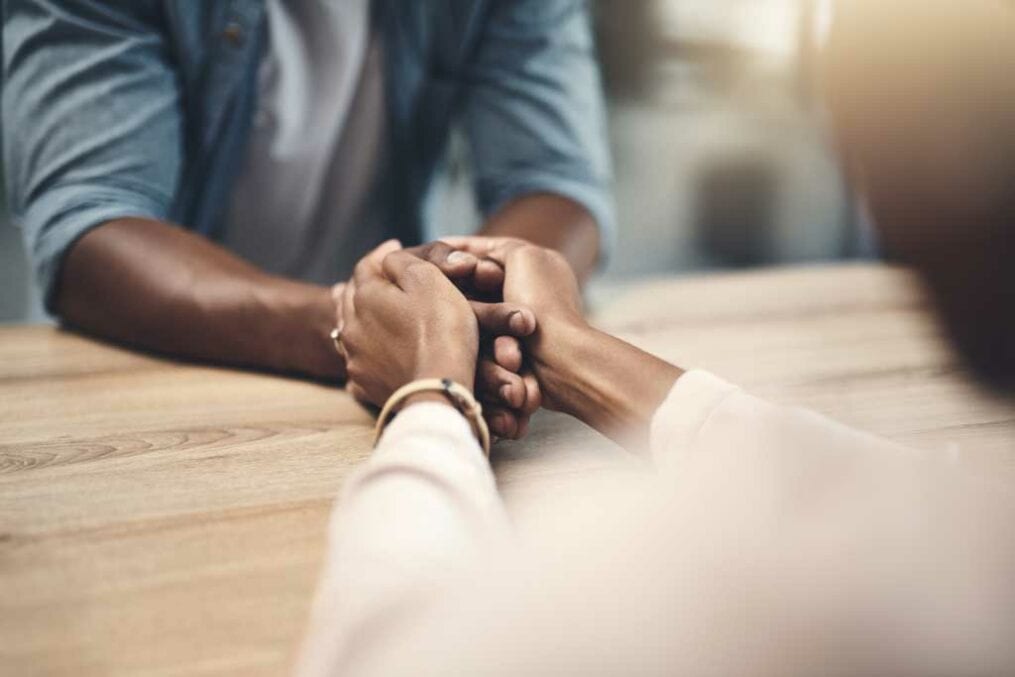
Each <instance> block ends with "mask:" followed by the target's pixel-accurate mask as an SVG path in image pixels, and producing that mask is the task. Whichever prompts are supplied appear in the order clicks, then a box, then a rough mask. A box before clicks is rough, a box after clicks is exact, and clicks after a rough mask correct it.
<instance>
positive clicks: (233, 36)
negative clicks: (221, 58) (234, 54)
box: [222, 21, 244, 47]
mask: <svg viewBox="0 0 1015 677" xmlns="http://www.w3.org/2000/svg"><path fill="white" fill-rule="evenodd" d="M222 37H223V38H225V39H226V42H228V43H229V44H230V45H232V46H233V47H240V46H241V45H243V38H244V33H243V26H241V25H240V24H239V23H238V22H236V21H230V22H229V23H227V24H226V27H225V28H224V29H222Z"/></svg>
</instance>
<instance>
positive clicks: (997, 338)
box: [824, 0, 1015, 392]
mask: <svg viewBox="0 0 1015 677" xmlns="http://www.w3.org/2000/svg"><path fill="white" fill-rule="evenodd" d="M824 66H825V69H824V76H825V78H824V79H825V84H826V93H827V96H828V103H829V107H830V110H831V112H832V115H833V118H834V122H835V124H836V129H837V131H838V134H839V140H840V142H841V144H842V150H843V153H844V155H845V158H846V163H847V166H848V170H849V172H850V175H851V177H852V179H853V181H854V185H855V186H856V187H857V189H858V190H859V191H861V192H862V193H863V195H864V199H865V201H866V203H867V205H868V207H869V210H870V213H871V216H872V217H873V219H874V222H875V224H876V227H877V229H878V231H879V234H880V236H881V238H882V243H883V245H884V247H885V250H886V252H887V254H888V255H889V256H890V257H892V258H895V259H896V260H899V261H901V262H904V263H906V264H909V265H912V266H913V267H915V268H916V269H917V270H918V271H919V272H920V273H921V275H922V276H923V278H924V279H925V280H926V283H927V286H928V288H929V290H930V291H931V294H932V296H933V298H934V300H935V301H936V303H937V305H938V308H939V310H940V311H941V316H942V318H943V320H944V323H945V326H946V327H947V329H948V332H949V334H950V336H951V337H952V338H953V340H954V342H955V344H956V345H957V347H958V349H959V350H960V352H961V353H962V354H963V356H964V357H965V358H966V360H967V362H968V364H969V365H970V366H971V367H972V368H973V370H974V371H975V373H976V374H977V375H978V376H979V377H980V378H981V379H983V380H984V381H986V382H988V383H989V384H991V385H992V386H994V387H997V388H1001V389H1004V390H1007V391H1012V392H1015V247H1013V228H1015V77H1013V76H1012V74H1013V73H1015V4H1012V3H1002V2H998V1H997V0H942V1H941V2H930V3H928V2H926V1H925V0H919V1H917V0H892V1H891V2H885V1H884V0H838V2H837V3H836V16H835V20H834V25H833V29H832V33H831V36H830V42H829V45H828V49H827V50H826V55H825V63H824Z"/></svg>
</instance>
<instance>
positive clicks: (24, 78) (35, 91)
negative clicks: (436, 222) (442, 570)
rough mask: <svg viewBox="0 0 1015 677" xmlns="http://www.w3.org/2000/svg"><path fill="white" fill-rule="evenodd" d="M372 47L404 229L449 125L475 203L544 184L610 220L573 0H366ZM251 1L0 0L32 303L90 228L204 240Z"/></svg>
mask: <svg viewBox="0 0 1015 677" xmlns="http://www.w3.org/2000/svg"><path fill="white" fill-rule="evenodd" d="M373 20H374V21H375V22H377V27H378V29H379V30H380V31H381V34H382V36H383V39H384V41H385V51H386V60H387V69H388V70H387V72H386V74H385V77H386V82H387V83H388V85H387V86H388V90H387V91H388V93H387V99H388V118H389V119H388V128H389V137H390V139H391V143H390V146H391V153H392V156H391V163H390V165H389V166H391V167H392V168H393V171H392V172H390V176H389V177H386V178H385V181H384V183H385V188H384V189H385V190H387V191H390V200H391V204H393V205H394V206H395V208H394V213H395V214H396V216H395V218H397V220H398V223H399V227H400V228H404V239H405V240H406V241H408V242H412V241H415V240H418V239H419V238H420V237H421V236H422V233H423V232H424V228H425V226H426V219H425V212H426V209H425V205H426V198H427V195H428V192H429V190H430V187H431V184H432V182H433V178H434V175H435V173H436V172H437V170H438V168H439V166H440V162H441V159H442V158H443V156H444V153H445V149H446V145H447V138H448V134H449V131H450V129H451V127H452V125H453V124H457V125H460V126H461V128H462V129H463V131H464V133H465V135H466V137H467V139H468V141H469V146H470V149H471V155H472V161H473V166H474V173H475V180H476V195H477V202H478V205H479V207H480V210H481V211H482V212H483V213H484V214H490V213H492V212H494V211H496V210H497V209H498V208H499V207H501V206H503V205H504V204H505V203H507V202H508V201H510V200H512V199H513V198H516V197H518V196H521V195H524V194H527V193H535V192H549V193H554V194H558V195H562V196H565V197H569V198H571V199H573V200H575V201H577V202H578V203H580V204H582V205H583V206H584V207H585V208H586V209H588V210H589V211H590V212H591V214H592V215H593V216H594V217H595V219H596V220H597V222H598V223H599V225H600V227H601V228H603V229H604V231H605V233H604V235H605V237H604V238H603V240H604V241H605V242H608V241H609V239H610V233H611V231H612V225H613V214H612V203H611V200H610V196H609V183H610V163H609V155H608V151H607V143H606V137H605V122H604V113H603V102H602V96H601V90H600V83H599V72H598V69H597V65H596V61H595V51H594V44H593V40H592V36H591V30H590V25H589V17H588V8H587V6H586V2H585V1H584V0H375V2H374V8H373ZM265 21H266V17H265V6H264V0H216V1H215V2H195V1H193V0H5V1H4V2H3V36H2V41H0V44H2V49H3V92H2V106H3V148H4V159H5V164H6V171H7V189H8V197H9V202H10V207H11V212H12V214H13V216H14V219H15V222H16V223H17V224H19V225H21V226H22V227H23V230H24V236H25V240H26V245H27V249H28V251H29V252H30V254H31V257H32V259H33V262H34V266H35V270H36V272H37V277H38V281H39V283H40V285H41V287H42V290H43V293H44V295H45V298H46V299H47V305H49V306H50V307H51V306H52V301H53V296H54V293H55V291H56V285H57V283H58V279H59V269H60V264H61V261H62V259H63V256H64V254H65V253H66V252H67V251H68V250H69V248H70V247H71V245H73V243H74V242H75V241H76V240H77V239H78V238H80V237H81V236H82V235H84V234H85V233H86V232H87V231H88V230H89V229H90V228H93V227H95V226H98V225H100V224H102V223H105V222H107V221H110V220H112V219H117V218H124V217H146V218H153V219H160V220H166V221H172V222H174V223H178V224H180V225H182V226H184V227H187V228H190V229H193V230H195V231H197V232H199V233H202V234H204V235H206V236H207V237H209V238H211V239H213V240H214V239H216V238H217V237H218V236H219V235H220V234H221V233H220V231H221V228H222V226H223V222H224V216H225V215H224V210H225V209H226V207H227V206H228V203H229V199H228V198H229V194H230V191H231V189H232V184H233V181H234V179H235V177H236V175H237V172H238V171H239V170H240V168H241V165H242V162H243V159H244V156H243V153H244V150H245V147H246V141H247V137H248V133H249V128H250V124H251V118H252V116H253V110H254V107H255V104H256V101H255V98H256V95H257V88H256V73H257V70H258V65H259V63H260V60H261V57H262V55H263V54H264V51H265V49H264V48H265V39H266V25H265Z"/></svg>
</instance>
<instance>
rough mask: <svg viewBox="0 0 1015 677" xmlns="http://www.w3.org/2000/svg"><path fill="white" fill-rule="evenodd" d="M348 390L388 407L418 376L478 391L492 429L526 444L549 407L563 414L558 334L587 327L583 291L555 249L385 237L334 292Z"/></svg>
mask: <svg viewBox="0 0 1015 677" xmlns="http://www.w3.org/2000/svg"><path fill="white" fill-rule="evenodd" d="M333 295H334V299H335V305H336V312H337V326H338V328H339V329H340V332H341V343H340V346H341V348H340V349H341V350H342V352H343V353H344V357H345V359H346V372H347V378H348V382H347V388H348V391H349V392H350V393H351V394H352V395H353V396H354V397H355V398H356V399H358V400H360V401H362V402H365V403H369V404H372V405H375V406H382V405H383V404H384V403H385V402H386V401H387V399H388V398H389V397H390V396H391V394H392V393H393V392H394V391H395V390H397V389H398V388H400V387H401V386H403V385H405V384H406V383H410V382H412V381H416V380H419V379H424V378H449V379H452V380H454V381H456V382H458V383H460V384H462V385H464V386H465V387H467V388H470V389H472V390H473V391H474V392H475V394H476V397H477V399H479V401H480V402H482V404H483V409H484V415H485V416H486V419H487V423H488V424H489V426H490V429H491V432H493V434H495V435H497V436H499V437H502V438H510V439H518V438H520V437H523V436H524V435H525V433H526V431H527V429H528V422H529V418H530V416H531V415H532V414H533V413H534V412H535V411H536V410H537V409H539V408H540V406H547V407H548V408H552V409H558V406H557V404H558V403H557V402H556V401H555V397H554V395H555V393H554V388H553V385H552V384H553V383H554V381H555V379H554V377H553V372H554V368H555V363H556V362H558V361H559V359H563V358H564V356H563V355H561V352H560V351H559V350H555V349H554V344H555V342H554V341H553V340H552V338H551V335H553V334H555V333H557V332H562V331H566V330H567V328H568V327H579V326H582V325H583V324H584V319H583V314H582V307H581V293H580V289H579V285H578V282H577V280H576V278H575V276H574V273H573V272H572V270H571V267H570V265H569V264H568V263H567V261H566V260H565V259H564V258H563V256H561V255H560V254H558V253H557V252H554V251H551V250H547V249H543V248H541V247H537V246H535V245H531V244H529V243H527V242H524V241H522V240H516V239H511V238H484V237H464V238H449V239H446V240H443V241H438V242H433V243H430V244H427V245H422V246H419V247H414V248H411V249H403V248H402V247H401V245H400V244H399V243H398V242H397V241H394V240H392V241H388V242H385V243H384V244H382V245H381V246H379V247H378V248H377V249H375V250H374V251H372V252H371V253H370V254H368V255H367V256H365V257H364V258H363V259H362V260H361V261H360V262H359V264H357V266H356V269H355V271H354V273H353V276H352V279H351V280H350V281H349V282H348V283H346V284H344V285H337V286H336V287H335V288H334V294H333Z"/></svg>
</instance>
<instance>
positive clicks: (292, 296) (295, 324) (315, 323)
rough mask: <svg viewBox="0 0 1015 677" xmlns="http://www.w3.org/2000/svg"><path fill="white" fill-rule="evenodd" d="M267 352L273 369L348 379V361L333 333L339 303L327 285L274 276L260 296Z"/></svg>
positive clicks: (265, 352)
mask: <svg viewBox="0 0 1015 677" xmlns="http://www.w3.org/2000/svg"><path fill="white" fill-rule="evenodd" d="M258 305H259V307H260V312H261V313H263V317H264V318H265V320H266V321H265V323H264V325H263V326H264V328H265V333H264V334H263V337H262V340H263V343H264V346H263V350H264V355H266V356H267V359H268V362H269V364H270V366H271V367H272V368H273V369H276V370H278V371H284V372H297V373H301V374H306V375H309V376H313V377H315V378H327V379H341V378H345V360H343V359H342V356H341V355H339V353H338V351H337V350H335V346H334V344H333V342H332V341H331V338H330V332H331V330H332V329H333V328H334V326H335V320H336V318H335V304H334V301H333V300H332V297H331V291H330V289H328V288H327V287H318V286H316V285H311V284H305V283H302V282H294V281H291V280H285V279H279V278H272V279H271V281H270V282H269V283H267V284H266V285H265V286H264V288H263V291H262V293H261V294H260V295H259V299H258Z"/></svg>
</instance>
